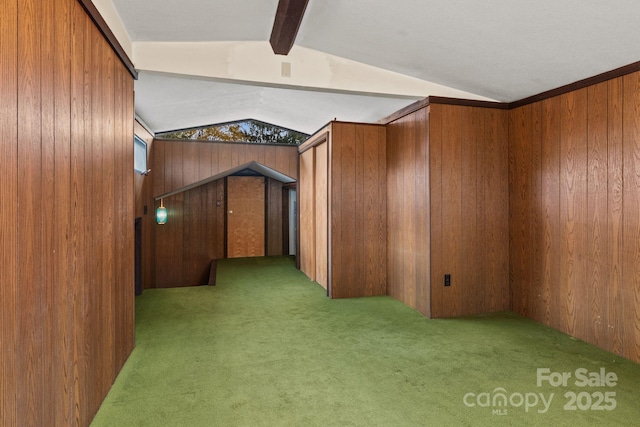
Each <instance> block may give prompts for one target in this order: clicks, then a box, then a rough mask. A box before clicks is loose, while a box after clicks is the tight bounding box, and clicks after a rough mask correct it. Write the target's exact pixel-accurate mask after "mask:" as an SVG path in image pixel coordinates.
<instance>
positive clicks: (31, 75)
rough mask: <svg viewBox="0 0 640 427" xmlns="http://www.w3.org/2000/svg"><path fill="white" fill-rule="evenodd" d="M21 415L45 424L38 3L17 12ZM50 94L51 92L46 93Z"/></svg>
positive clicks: (26, 422) (24, 4)
mask: <svg viewBox="0 0 640 427" xmlns="http://www.w3.org/2000/svg"><path fill="white" fill-rule="evenodd" d="M17 18H18V28H19V29H20V30H19V31H18V45H19V46H20V50H19V52H18V69H19V70H20V73H18V104H17V109H18V111H19V112H20V117H19V120H18V164H19V165H21V167H20V169H19V171H18V188H19V191H18V200H17V202H18V203H17V206H18V211H19V212H20V215H19V216H18V221H17V224H18V242H19V244H18V263H19V265H20V268H19V270H18V283H19V285H20V286H19V287H18V298H17V307H18V311H19V316H20V317H19V318H20V321H19V322H18V336H19V337H20V340H21V345H19V346H18V347H17V349H18V352H19V353H18V356H17V358H18V360H17V365H18V369H17V370H18V375H19V378H18V383H19V384H20V386H19V387H18V414H20V417H21V419H22V423H23V424H24V425H41V424H44V413H43V409H44V408H43V401H44V395H43V392H44V384H43V382H42V380H43V374H44V372H43V363H44V360H43V354H44V351H43V350H44V349H43V346H42V342H43V338H44V337H43V329H42V325H44V322H45V318H44V317H43V311H44V310H43V308H44V305H43V301H42V295H43V291H44V289H43V287H42V279H43V278H42V261H43V257H42V252H41V251H42V247H43V241H42V217H41V215H40V212H42V208H43V205H42V146H41V141H42V134H41V129H42V111H41V104H42V98H41V90H42V88H41V86H40V84H41V73H42V70H41V62H40V61H41V41H40V38H39V36H40V27H41V25H42V15H41V9H40V5H39V4H36V2H35V1H33V0H27V1H23V2H20V8H19V9H18V17H17ZM45 89H46V88H45Z"/></svg>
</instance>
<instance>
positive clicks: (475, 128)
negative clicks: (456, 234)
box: [454, 107, 484, 313]
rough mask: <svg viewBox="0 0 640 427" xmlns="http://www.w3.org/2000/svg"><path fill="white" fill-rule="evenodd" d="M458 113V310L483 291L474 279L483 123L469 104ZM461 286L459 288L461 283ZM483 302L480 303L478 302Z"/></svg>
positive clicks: (477, 273)
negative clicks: (480, 145) (459, 303)
mask: <svg viewBox="0 0 640 427" xmlns="http://www.w3.org/2000/svg"><path fill="white" fill-rule="evenodd" d="M460 110H461V117H460V134H461V139H460V142H459V144H460V147H461V152H460V156H461V160H460V161H461V167H460V171H461V177H460V186H461V191H462V195H461V198H460V200H461V208H462V209H461V212H460V214H461V222H460V223H461V239H460V244H461V247H460V251H461V252H460V254H461V256H462V259H463V260H465V261H464V262H465V264H466V266H465V267H462V259H461V268H460V276H457V275H456V276H454V277H456V278H457V279H458V280H459V281H458V284H459V286H458V287H459V288H460V290H461V293H460V300H461V309H460V310H461V313H473V312H474V311H476V310H475V307H474V305H476V304H478V302H481V301H479V300H478V299H479V298H482V295H483V294H484V292H481V290H480V289H479V286H477V285H478V282H479V279H480V277H481V275H482V270H483V268H484V266H483V263H482V262H481V261H480V260H481V258H480V256H479V255H480V253H479V252H480V251H479V249H480V248H479V247H478V243H479V241H478V237H479V236H478V231H479V229H478V217H479V216H481V215H482V212H481V211H480V210H479V209H478V177H479V170H478V145H479V144H480V143H481V141H482V139H483V136H484V135H483V134H484V128H483V126H484V123H483V122H479V121H478V119H479V117H478V116H477V114H476V111H475V110H474V109H473V108H471V107H465V108H461V109H460ZM460 285H462V286H465V285H466V286H465V288H466V289H465V291H462V289H461V286H460ZM480 305H481V306H484V304H480Z"/></svg>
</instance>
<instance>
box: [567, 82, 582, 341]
mask: <svg viewBox="0 0 640 427" xmlns="http://www.w3.org/2000/svg"><path fill="white" fill-rule="evenodd" d="M586 95H587V93H586V90H582V91H577V92H571V93H568V94H565V95H562V96H561V97H560V102H561V106H562V114H561V124H560V126H561V138H562V139H561V146H560V156H561V159H562V161H561V164H560V221H561V222H562V223H563V228H562V230H561V233H562V234H561V236H562V246H561V258H560V263H561V264H560V266H561V269H560V281H561V283H562V285H563V286H565V289H564V292H563V294H564V295H566V298H565V299H564V303H565V305H564V307H563V309H562V311H561V312H562V315H563V316H564V318H563V321H564V322H565V324H566V328H567V331H568V333H569V334H571V335H574V336H578V337H579V338H585V337H584V331H585V322H586V317H585V310H584V307H586V306H587V301H586V300H585V298H584V296H585V286H584V283H585V279H586V277H585V272H586V263H585V261H586V259H585V255H586V253H585V249H586V242H585V238H586V229H585V220H586V210H587V203H586V202H587V200H586V190H587V187H586V171H587V170H586V166H587V162H586V161H587V158H586V155H587V150H586V148H587V146H586V136H587V135H586V117H587V116H586V112H587V110H586V105H587V104H586ZM578 308H579V310H578Z"/></svg>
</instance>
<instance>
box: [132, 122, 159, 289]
mask: <svg viewBox="0 0 640 427" xmlns="http://www.w3.org/2000/svg"><path fill="white" fill-rule="evenodd" d="M134 133H135V134H136V135H137V136H138V137H140V139H142V140H143V141H144V142H146V143H147V168H148V169H151V172H150V173H149V175H141V174H139V173H136V174H135V175H134V176H135V178H134V187H135V192H134V194H135V207H134V209H135V217H136V218H141V219H142V286H143V288H144V289H148V288H151V287H153V282H154V278H155V272H154V270H153V268H152V266H153V265H152V260H153V257H154V250H153V248H154V247H155V236H154V233H153V227H154V226H155V223H156V220H155V209H154V205H155V201H154V200H153V173H154V167H153V156H152V154H151V153H152V152H153V135H151V133H149V131H148V130H146V129H145V128H144V127H143V126H142V125H141V124H140V123H138V122H137V121H136V122H135V124H134Z"/></svg>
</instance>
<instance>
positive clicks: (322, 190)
mask: <svg viewBox="0 0 640 427" xmlns="http://www.w3.org/2000/svg"><path fill="white" fill-rule="evenodd" d="M328 147H329V143H328V142H324V143H322V144H320V145H318V146H317V147H314V148H313V150H314V151H315V153H314V162H315V165H314V171H315V177H314V189H313V198H314V203H315V280H316V282H318V283H319V284H320V285H321V286H322V287H323V288H325V289H327V285H328V272H329V270H328V268H329V264H328V255H329V254H328V252H329V246H328V244H329V243H328V239H329V234H328V232H329V231H328V230H329V228H328V226H329V217H328V213H329V210H328V209H329V206H328V200H327V197H328V192H329V187H328V174H329V164H328V162H327V160H328V157H327V156H328Z"/></svg>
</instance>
